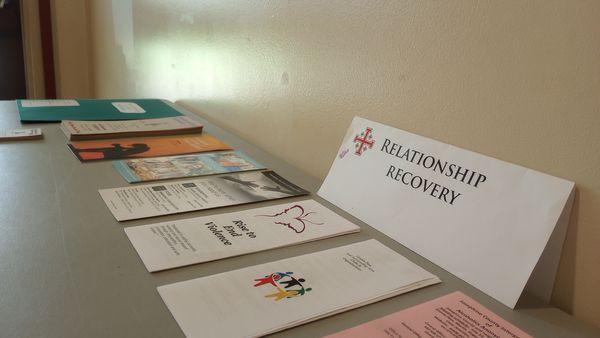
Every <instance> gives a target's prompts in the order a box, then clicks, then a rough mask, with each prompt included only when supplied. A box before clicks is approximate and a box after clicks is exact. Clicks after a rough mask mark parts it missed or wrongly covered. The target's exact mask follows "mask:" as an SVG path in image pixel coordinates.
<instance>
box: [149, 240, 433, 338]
mask: <svg viewBox="0 0 600 338" xmlns="http://www.w3.org/2000/svg"><path fill="white" fill-rule="evenodd" d="M439 282H440V280H439V279H438V278H437V277H436V276H435V275H432V274H431V273H429V272H427V271H425V270H423V269H422V268H420V267H419V266H417V265H415V264H413V263H412V262H410V261H409V260H407V259H406V258H404V257H403V256H401V255H400V254H398V253H396V252H394V251H393V250H391V249H389V248H387V247H386V246H384V245H383V244H381V243H379V242H378V241H376V240H368V241H364V242H360V243H355V244H351V245H346V246H342V247H338V248H334V249H330V250H325V251H320V252H316V253H312V254H308V255H303V256H297V257H293V258H288V259H284V260H280V261H276V262H271V263H266V264H261V265H256V266H252V267H248V268H244V269H240V270H235V271H230V272H225V273H221V274H217V275H212V276H208V277H202V278H197V279H193V280H189V281H185V282H179V283H175V284H170V285H164V286H161V287H158V292H159V293H160V296H161V297H162V299H163V301H164V302H165V304H166V305H167V307H168V308H169V310H170V311H171V313H172V314H173V317H175V320H176V321H177V323H178V324H179V326H180V327H181V329H182V330H183V332H184V333H185V335H186V336H188V337H256V336H262V335H266V334H269V333H273V332H276V331H280V330H284V329H286V328H290V327H293V326H297V325H301V324H304V323H307V322H310V321H313V320H317V319H319V318H323V317H326V316H330V315H333V314H336V313H340V312H343V311H347V310H350V309H353V308H356V307H359V306H363V305H367V304H370V303H373V302H376V301H379V300H382V299H385V298H389V297H393V296H396V295H399V294H402V293H406V292H409V291H412V290H416V289H419V288H422V287H425V286H428V285H432V284H436V283H439Z"/></svg>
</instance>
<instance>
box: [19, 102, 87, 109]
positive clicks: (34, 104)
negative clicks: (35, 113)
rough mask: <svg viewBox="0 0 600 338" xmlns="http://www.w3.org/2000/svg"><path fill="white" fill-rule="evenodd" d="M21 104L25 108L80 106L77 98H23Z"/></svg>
mask: <svg viewBox="0 0 600 338" xmlns="http://www.w3.org/2000/svg"><path fill="white" fill-rule="evenodd" d="M21 106H23V107H24V108H35V107H74V106H79V102H77V101H76V100H22V101H21Z"/></svg>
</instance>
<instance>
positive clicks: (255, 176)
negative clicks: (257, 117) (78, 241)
mask: <svg viewBox="0 0 600 338" xmlns="http://www.w3.org/2000/svg"><path fill="white" fill-rule="evenodd" d="M99 192H100V196H101V197H102V199H103V200H104V202H105V203H106V206H107V207H108V209H109V210H110V211H111V213H112V214H113V216H115V218H116V219H117V220H118V221H127V220H132V219H139V218H146V217H153V216H162V215H170V214H178V213H182V212H188V211H197V210H204V209H212V208H217V207H224V206H230V205H238V204H246V203H252V202H259V201H267V200H274V199H279V198H285V197H292V196H301V195H307V194H308V193H309V192H308V191H306V190H304V189H302V188H300V187H298V186H296V185H295V184H293V183H291V182H289V181H287V180H286V179H285V178H283V177H281V176H279V175H278V174H276V173H275V172H274V171H270V170H269V171H253V172H243V173H236V174H228V175H221V176H213V177H204V178H197V179H194V180H185V181H177V182H160V183H154V184H143V185H135V186H131V187H123V188H113V189H101V190H99Z"/></svg>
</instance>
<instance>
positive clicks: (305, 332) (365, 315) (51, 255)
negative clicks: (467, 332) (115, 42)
mask: <svg viewBox="0 0 600 338" xmlns="http://www.w3.org/2000/svg"><path fill="white" fill-rule="evenodd" d="M198 119H199V120H200V121H202V122H203V123H204V124H205V129H204V130H205V132H207V133H210V134H212V135H215V136H216V137H218V138H220V139H222V140H223V141H225V142H227V143H229V144H230V145H231V146H233V147H235V148H236V149H241V150H243V151H245V152H246V153H248V154H249V155H250V156H252V157H253V158H255V159H256V160H258V161H260V162H262V163H263V164H265V165H266V166H268V167H269V168H271V169H274V170H275V171H277V172H278V173H279V174H281V175H282V176H284V177H286V178H287V179H289V180H291V181H292V182H294V183H296V184H298V185H300V186H302V187H304V188H305V189H308V190H310V191H313V192H315V191H316V190H317V189H318V187H319V185H320V181H319V180H317V179H315V178H313V177H311V176H309V175H307V174H305V173H303V172H301V171H299V170H298V169H296V168H294V167H292V166H291V165H289V164H287V163H285V162H284V161H282V160H279V159H277V158H275V157H274V156H271V155H269V154H267V153H266V152H264V151H262V150H260V149H258V148H256V147H254V146H252V145H251V144H249V143H247V142H245V141H243V140H242V139H240V138H239V137H237V136H235V135H233V134H231V133H228V132H227V131H225V130H223V129H221V128H218V127H216V126H215V125H213V124H211V123H209V122H208V121H206V120H204V119H202V118H200V117H198ZM20 126H21V124H20V122H19V118H18V113H17V108H16V105H15V103H14V101H3V102H0V129H10V128H15V127H20ZM29 126H31V127H41V128H42V130H43V132H44V139H43V140H36V141H20V142H7V143H0V182H2V185H3V189H4V190H3V191H2V193H0V210H2V211H1V212H0V271H1V272H2V282H1V283H0V328H1V329H0V331H1V334H0V335H2V336H3V337H37V336H44V337H107V336H110V337H180V336H183V333H182V331H181V330H180V329H179V327H178V326H177V323H176V322H175V320H174V319H173V317H172V316H171V314H170V313H169V310H168V309H167V308H166V306H165V305H164V303H163V302H162V300H161V298H160V296H159V295H158V293H157V291H156V287H157V286H159V285H164V284H169V283H173V282H178V281H183V280H188V279H192V278H197V277H201V276H207V275H211V274H215V273H220V272H225V271H229V270H234V269H238V268H242V267H246V266H250V265H255V264H259V263H264V262H269V261H274V260H279V259H283V258H287V257H292V256H297V255H302V254H306V253H311V252H315V251H318V250H324V249H328V248H332V247H336V246H340V245H345V244H350V243H353V242H358V241H362V240H366V239H370V238H375V239H377V240H379V241H381V242H382V243H384V244H386V245H387V246H389V247H390V248H393V249H394V250H396V251H397V252H399V253H400V254H402V255H404V256H405V257H407V258H408V259H410V260H412V261H413V262H415V263H416V264H419V265H420V266H422V267H424V268H425V269H427V270H428V271H430V272H432V273H434V274H436V275H438V276H439V277H440V278H441V279H442V281H443V282H442V283H441V284H438V285H435V286H431V287H427V288H425V289H421V290H417V291H414V292H411V293H408V294H405V295H401V296H397V297H394V298H391V299H388V300H385V301H381V302H378V303H375V304H372V305H368V306H365V307H362V308H359V309H355V310H352V311H348V312H346V313H342V314H339V315H336V316H332V317H329V318H325V319H322V320H319V321H316V322H313V323H309V324H306V325H303V326H300V327H296V328H293V329H290V330H287V331H283V332H280V333H277V334H275V335H274V336H281V337H299V336H301V337H305V336H306V337H315V336H322V335H325V334H330V333H334V332H337V331H339V330H342V329H346V328H349V327H352V326H355V325H358V324H361V323H363V322H366V321H369V320H372V319H376V318H378V317H381V316H384V315H387V314H390V313H392V312H395V311H398V310H401V309H404V308H407V307H409V306H412V305H416V304H419V303H421V302H424V301H427V300H431V299H433V298H436V297H439V296H443V295H445V294H448V293H450V292H453V291H456V290H460V291H462V292H464V293H466V294H467V295H469V296H471V297H473V298H474V299H476V300H477V301H479V302H480V303H482V304H483V305H484V306H486V307H488V308H489V309H491V310H492V311H494V312H496V313H497V314H499V315H500V316H502V317H503V318H504V319H506V320H508V321H509V322H511V323H513V324H515V325H516V326H518V327H520V328H521V329H523V330H524V331H526V332H528V333H530V334H532V335H534V336H537V337H577V336H585V337H587V336H590V337H591V336H595V337H599V336H600V330H599V329H598V328H595V327H593V326H591V325H587V324H584V323H582V322H580V321H578V320H576V319H574V318H573V317H572V316H569V315H567V314H566V313H564V312H562V311H560V310H558V309H556V308H553V307H550V306H548V305H545V304H543V303H541V302H539V301H537V300H535V299H534V298H531V297H529V298H527V299H526V300H525V301H524V302H522V304H521V305H520V307H519V308H518V310H511V309H509V308H507V307H505V306H504V305H502V304H500V303H499V302H497V301H495V300H494V299H492V298H490V297H489V296H487V295H485V294H483V293H481V292H480V291H478V290H477V289H475V288H473V287H472V286H470V285H469V284H467V283H465V282H463V281H461V280H460V279H458V278H456V277H454V276H453V275H451V274H449V273H448V272H446V271H444V270H443V269H441V268H439V267H438V266H436V265H434V264H432V263H431V262H429V261H427V260H426V259H424V258H422V257H420V256H419V255H417V254H415V253H413V252H412V251H410V250H408V249H406V248H405V247H403V246H402V245H400V244H398V243H396V242H395V241H393V240H391V239H390V238H388V237H386V236H385V235H383V234H381V233H379V232H378V231H376V230H374V229H372V228H371V227H369V226H368V225H366V224H364V223H363V222H361V221H359V220H357V219H355V218H353V217H352V216H350V215H348V214H347V213H345V212H343V211H342V210H340V209H339V208H336V207H334V206H333V205H331V204H330V203H327V202H326V201H324V200H322V199H321V198H319V197H318V196H316V195H312V196H311V197H312V198H314V199H316V200H318V201H319V202H321V203H323V204H324V205H326V206H328V207H330V208H331V209H332V210H334V211H336V212H338V213H339V214H340V215H342V216H344V217H346V218H348V219H350V220H352V221H354V222H355V223H356V224H358V225H360V226H361V229H362V231H361V232H360V233H357V234H352V235H346V236H341V237H337V238H331V239H326V240H321V241H317V242H312V243H307V244H302V245H297V246H292V247H287V248H282V249H276V250H270V251H266V252H261V253H255V254H250V255H245V256H241V257H235V258H229V259H225V260H220V261H215V262H211V263H205V264H198V265H193V266H188V267H183V268H179V269H173V270H169V271H163V272H158V273H152V274H151V273H149V272H147V271H146V269H145V268H144V266H143V264H142V261H141V260H140V258H139V257H138V255H137V253H136V252H135V250H134V249H133V247H132V245H131V244H130V242H129V240H128V239H127V237H126V236H125V233H124V231H123V228H124V227H128V226H134V225H140V224H149V223H154V222H159V221H167V220H172V219H181V218H190V217H197V216H204V215H210V214H215V213H221V212H230V211H235V210H240V209H246V208H252V207H257V206H265V205H269V204H275V203H280V202H281V201H272V202H264V203H259V204H254V205H243V206H237V207H228V208H220V209H214V210H208V211H198V212H190V213H186V214H180V215H172V216H164V217H157V218H153V219H146V220H138V221H130V222H122V223H119V222H117V221H116V220H115V219H114V218H113V216H112V215H111V213H110V212H109V210H108V209H107V208H106V206H105V204H104V203H103V202H102V200H101V199H100V195H99V194H98V189H100V188H110V187H119V186H125V185H127V183H126V182H125V181H124V180H123V179H122V178H121V177H120V176H119V174H118V173H117V172H116V171H115V170H113V168H112V164H111V162H110V161H106V162H95V163H86V164H82V163H80V162H79V161H78V160H77V159H76V158H75V156H73V154H71V152H70V151H69V149H68V148H67V146H66V138H65V136H64V134H63V132H62V131H61V130H60V128H59V124H57V123H52V124H28V125H26V126H25V127H29ZM304 198H306V197H303V198H298V199H304ZM230 324H231V323H227V319H226V318H224V319H223V325H230Z"/></svg>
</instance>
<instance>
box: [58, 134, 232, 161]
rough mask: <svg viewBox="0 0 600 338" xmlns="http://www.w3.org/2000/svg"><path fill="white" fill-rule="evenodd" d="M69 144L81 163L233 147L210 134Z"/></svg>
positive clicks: (229, 148)
mask: <svg viewBox="0 0 600 338" xmlns="http://www.w3.org/2000/svg"><path fill="white" fill-rule="evenodd" d="M68 146H69V148H71V151H72V152H73V154H74V155H75V156H76V157H77V158H78V159H79V160H80V161H81V162H89V161H99V160H120V159H126V158H141V157H155V156H166V155H182V154H192V153H200V152H204V151H215V150H231V149H232V148H231V147H230V146H228V145H227V144H225V143H224V142H222V141H221V140H219V139H217V138H215V137H213V136H211V135H208V134H199V135H177V136H158V137H134V138H122V139H114V140H93V141H76V142H71V143H68Z"/></svg>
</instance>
